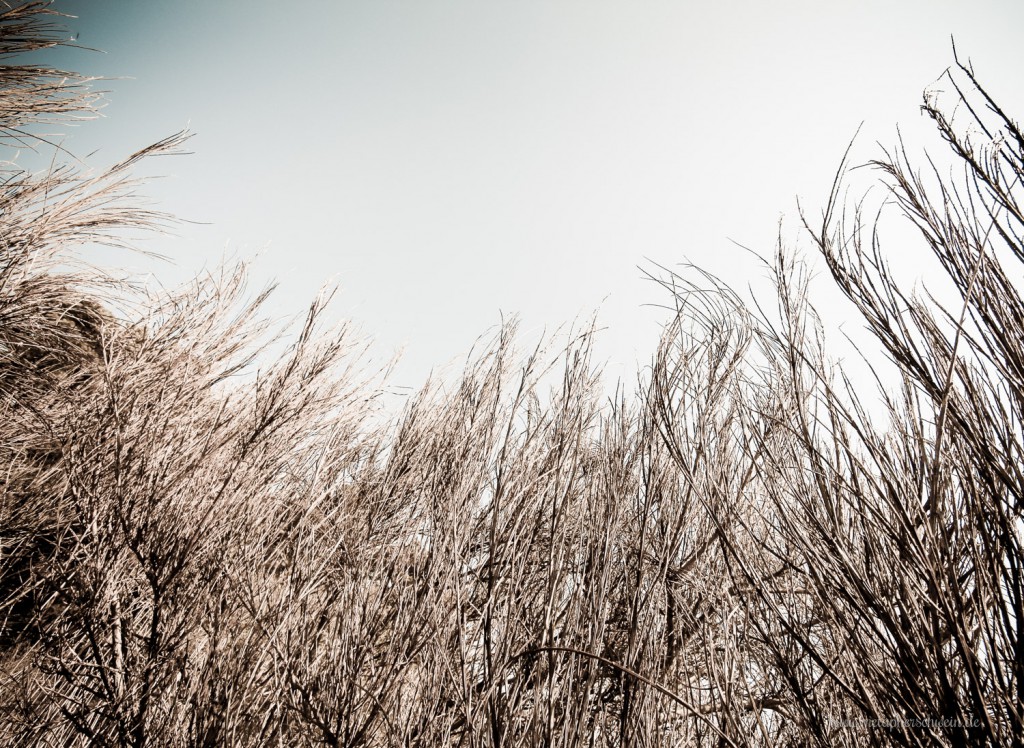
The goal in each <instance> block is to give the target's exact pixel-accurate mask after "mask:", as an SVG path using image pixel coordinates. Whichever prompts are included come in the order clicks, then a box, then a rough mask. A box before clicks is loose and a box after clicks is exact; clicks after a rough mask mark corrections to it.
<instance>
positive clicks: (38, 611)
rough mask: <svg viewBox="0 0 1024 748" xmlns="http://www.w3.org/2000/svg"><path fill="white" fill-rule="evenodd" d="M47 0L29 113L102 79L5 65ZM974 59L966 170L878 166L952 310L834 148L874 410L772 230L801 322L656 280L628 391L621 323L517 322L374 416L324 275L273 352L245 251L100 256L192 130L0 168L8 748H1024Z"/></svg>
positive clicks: (992, 181)
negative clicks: (179, 260)
mask: <svg viewBox="0 0 1024 748" xmlns="http://www.w3.org/2000/svg"><path fill="white" fill-rule="evenodd" d="M48 14H49V10H48V8H47V6H46V4H45V3H31V4H28V5H26V6H22V7H19V8H16V9H11V10H7V11H5V12H3V13H2V14H0V57H3V58H4V59H3V63H4V65H3V66H2V67H0V128H2V129H3V130H4V132H7V133H18V137H19V138H21V139H25V138H31V137H32V136H31V135H30V134H28V133H30V132H31V131H32V126H33V123H35V122H38V121H40V120H42V119H47V118H48V119H52V118H55V117H56V118H59V117H62V116H87V114H88V112H89V110H90V107H91V106H92V105H93V104H94V101H93V99H91V98H90V96H91V95H90V94H89V93H88V90H87V88H85V87H83V86H84V83H85V82H84V81H81V80H79V79H77V78H75V77H74V76H71V75H67V74H64V73H59V72H56V71H52V70H49V69H47V68H42V67H33V66H31V65H27V64H24V63H23V62H22V60H23V59H24V58H22V57H20V56H18V57H15V56H16V55H21V54H22V53H26V52H31V51H33V50H37V49H39V48H45V47H47V46H49V45H52V44H53V43H55V42H56V41H57V39H58V36H57V35H56V32H55V31H54V29H53V28H52V27H51V26H50V18H51V16H50V15H48ZM949 77H950V80H951V81H952V82H953V84H954V90H955V92H956V99H957V100H956V102H954V106H953V107H950V106H949V105H948V104H947V105H945V106H940V102H936V101H932V100H927V101H926V111H927V113H928V114H929V115H930V116H931V117H932V118H933V119H934V121H935V123H936V125H937V127H938V131H939V134H940V136H941V137H942V138H943V139H944V140H945V142H946V143H947V144H948V145H949V146H950V147H951V148H952V162H953V163H955V164H958V165H959V166H960V167H962V174H960V175H959V176H956V175H955V172H947V168H948V167H947V165H946V164H947V162H945V161H943V162H940V161H937V160H936V161H927V162H926V163H925V166H926V172H925V174H924V175H922V174H921V173H920V172H918V171H917V170H916V169H915V167H914V166H913V164H912V163H911V161H910V159H909V158H908V156H907V154H906V152H905V150H904V149H903V148H902V147H901V148H898V149H897V150H896V151H894V152H893V153H891V154H884V158H882V159H881V160H879V161H878V162H875V163H874V166H875V168H877V169H878V171H879V176H880V179H881V180H882V182H883V183H884V184H885V185H887V186H888V188H889V189H890V190H891V192H892V198H893V200H894V201H895V202H896V203H897V204H898V206H899V208H900V209H901V210H902V211H903V213H904V214H905V215H906V217H907V219H908V220H910V221H911V222H912V223H913V224H914V225H915V226H916V227H917V228H918V229H919V231H920V234H921V236H922V238H923V239H924V240H925V242H926V244H927V246H928V247H929V248H930V250H931V251H932V253H933V254H934V256H935V258H936V261H937V264H938V266H939V267H940V268H941V269H942V270H943V271H944V272H945V273H946V275H947V276H948V277H949V279H950V280H951V281H952V286H953V288H955V289H956V291H957V293H958V295H959V298H958V300H957V301H956V303H955V304H954V305H950V306H948V307H944V306H943V305H941V304H940V303H939V302H937V301H936V300H934V299H932V298H929V297H927V296H926V295H922V294H916V295H915V294H913V293H910V292H908V291H906V290H904V289H902V288H901V287H900V285H899V284H898V283H897V282H896V281H895V279H894V278H893V277H892V275H891V273H890V272H889V270H888V268H887V265H886V263H885V259H884V254H883V253H882V249H881V246H880V240H879V235H878V232H877V231H876V230H875V224H873V223H871V222H870V221H867V220H866V219H865V218H864V217H863V215H862V213H863V211H862V210H860V208H859V205H857V204H854V205H853V206H851V207H847V206H846V205H845V204H844V203H843V202H842V201H841V200H840V195H841V194H842V180H843V175H844V173H845V163H844V166H843V169H841V170H840V174H839V175H838V176H837V180H836V185H835V188H834V190H833V192H832V195H831V199H830V201H829V203H828V206H829V207H828V210H827V211H826V213H825V215H824V220H823V221H822V223H821V225H820V226H819V225H811V224H810V222H808V225H807V230H808V235H809V236H810V237H811V238H812V240H813V242H814V243H815V244H816V245H817V247H818V249H819V250H820V253H821V255H822V257H823V258H824V259H825V261H826V263H827V267H828V268H829V270H830V271H831V276H832V279H833V281H834V283H835V285H836V287H837V288H838V289H839V290H840V291H842V292H843V293H844V294H845V295H846V296H847V297H848V298H850V299H851V300H852V301H853V302H854V303H855V304H856V306H857V308H858V309H859V311H860V313H861V315H862V317H863V319H864V321H865V322H866V324H867V325H868V326H869V328H870V330H871V331H872V332H873V333H874V335H875V337H876V339H877V340H878V343H879V344H880V350H881V351H882V352H883V353H884V354H885V355H887V356H888V357H889V358H890V359H891V360H892V361H894V362H895V363H896V364H897V366H898V370H899V372H900V375H899V379H898V381H896V382H895V383H894V386H892V387H889V388H888V389H885V388H883V389H881V390H880V393H879V395H878V397H880V398H882V404H883V406H884V410H883V411H879V409H878V408H877V407H874V406H873V404H872V403H871V402H869V401H867V400H866V399H864V396H863V395H862V387H861V389H858V388H856V387H854V386H853V385H851V383H850V382H848V381H846V380H845V379H844V377H843V374H842V370H841V369H839V368H838V367H836V366H835V364H834V363H833V360H832V358H831V357H830V354H829V347H828V345H827V343H826V341H825V339H824V334H823V332H822V327H821V325H820V324H819V323H818V321H817V317H816V314H815V312H814V309H813V307H812V306H811V304H810V302H809V296H808V291H807V273H806V271H805V269H804V267H803V265H802V264H801V263H800V262H799V261H798V260H796V259H794V255H793V254H792V253H791V252H789V251H787V250H786V249H785V248H784V247H780V248H779V252H778V254H777V256H776V258H775V261H774V280H775V286H776V289H777V297H776V299H775V301H776V311H777V313H775V314H772V315H762V314H760V312H759V311H758V310H757V309H756V308H754V309H751V308H748V307H747V306H746V305H745V304H744V303H743V302H742V301H741V300H740V299H739V298H738V297H737V296H736V295H734V294H732V293H731V292H730V291H729V290H728V289H726V288H724V287H722V286H721V284H718V283H716V282H715V281H714V279H710V278H707V277H704V276H702V275H701V274H699V272H698V271H695V270H694V271H690V272H688V273H685V274H682V275H675V274H672V273H663V274H661V275H660V276H658V279H659V280H660V281H661V283H662V285H663V286H664V290H663V293H664V294H665V295H667V297H668V298H670V299H672V300H673V302H674V311H673V312H672V313H671V315H670V321H669V324H667V325H666V328H665V333H664V335H663V338H662V341H661V344H660V346H659V348H658V350H657V351H656V352H655V353H654V355H653V358H652V364H651V366H650V368H649V369H647V370H645V371H644V372H642V373H641V375H640V377H639V378H638V382H637V386H636V388H635V391H634V392H631V393H627V392H625V391H624V390H622V389H620V390H619V391H617V393H616V395H615V396H614V397H611V398H608V397H607V395H606V394H605V389H604V387H603V385H602V383H601V381H600V375H599V367H598V366H597V365H596V364H595V362H593V361H592V359H591V355H590V342H591V338H592V330H589V329H584V330H581V331H577V333H576V334H574V335H570V336H569V337H568V338H567V339H566V340H563V342H562V343H560V344H558V345H555V344H554V343H549V344H548V345H547V346H546V347H545V346H544V345H541V346H538V347H537V348H535V349H533V350H532V352H531V351H527V352H525V353H524V352H522V351H521V350H520V349H519V347H518V346H519V343H518V337H517V335H516V330H515V326H514V324H507V325H505V326H503V327H502V328H501V329H500V330H499V331H498V332H497V333H496V334H495V336H494V338H493V339H492V340H490V341H487V342H485V343H484V344H483V345H482V346H481V347H480V349H479V350H478V351H477V352H476V353H475V354H474V355H473V356H472V357H471V358H470V360H469V362H468V363H467V365H466V367H465V369H464V371H463V372H462V373H461V377H460V378H459V379H458V381H456V382H455V383H454V384H451V385H448V386H442V385H432V386H428V387H427V388H425V389H424V390H423V391H422V392H420V393H418V394H417V395H416V396H415V397H414V398H412V400H411V402H410V403H409V405H408V406H407V407H406V408H405V410H404V411H403V412H402V413H401V414H399V415H398V416H396V417H395V418H394V419H393V420H392V421H391V422H389V423H384V424H383V425H382V423H381V419H380V418H379V417H378V415H377V413H376V411H375V407H376V406H375V404H374V403H375V392H376V391H377V390H376V389H375V387H376V385H375V384H374V382H373V380H372V378H371V377H368V376H367V375H366V373H365V372H364V364H363V362H364V361H365V357H364V356H363V355H362V353H363V350H362V347H361V344H360V342H359V340H358V339H357V338H356V337H355V336H354V334H353V333H352V331H351V330H350V329H349V328H348V327H347V326H344V325H342V326H340V327H336V328H333V329H325V328H324V325H323V322H322V320H323V319H324V310H325V306H326V304H327V301H328V298H327V297H324V298H320V299H318V300H316V301H315V302H314V303H313V304H312V305H311V306H310V309H309V312H308V315H307V317H306V320H305V322H304V323H303V324H302V325H301V326H300V328H299V329H298V330H297V331H296V333H295V335H294V336H293V340H292V344H291V347H290V348H289V349H288V350H287V351H286V352H285V353H283V354H281V355H280V356H279V357H276V358H274V359H273V360H271V361H270V363H269V364H266V360H267V358H266V355H265V354H263V355H261V351H264V350H265V348H264V346H265V344H266V342H267V340H268V330H267V328H266V325H265V323H264V322H263V318H262V316H261V312H260V305H261V304H262V302H263V300H264V298H265V295H259V296H257V297H256V298H255V300H254V301H251V302H246V301H244V299H245V292H244V274H243V272H242V271H241V270H240V269H238V270H226V271H224V273H223V274H222V275H219V276H205V277H202V278H198V279H196V281H195V283H194V284H193V285H191V286H189V287H187V288H185V289H184V290H182V291H180V292H178V293H176V294H164V295H162V296H158V297H154V296H147V295H145V294H142V293H140V292H138V291H136V290H133V289H131V288H126V287H123V286H121V285H118V284H117V283H115V282H114V281H113V280H111V278H110V277H107V276H104V275H103V274H102V273H100V272H99V271H96V270H93V269H91V268H89V266H88V265H86V264H84V263H80V262H77V261H76V255H75V254H74V253H75V251H76V250H77V249H78V248H79V247H82V246H83V245H86V244H88V243H89V242H94V241H97V240H99V241H109V242H119V241H123V239H122V237H123V234H122V233H120V231H121V230H122V229H125V228H139V227H144V226H150V225H154V224H156V223H159V222H161V221H162V220H164V217H163V216H161V215H159V214H155V213H150V212H146V211H141V210H138V209H137V208H135V207H133V203H132V193H133V190H134V185H133V183H132V182H131V181H130V175H129V169H130V167H131V166H132V164H133V163H135V162H136V161H137V160H138V159H140V158H143V157H146V156H147V155H150V154H152V153H158V152H164V151H167V150H173V149H175V148H176V147H177V146H178V145H179V144H180V143H181V141H182V136H175V137H173V138H170V139H168V140H167V141H164V142H162V143H159V144H157V145H156V146H154V147H153V148H151V149H147V150H146V151H144V152H142V153H140V154H137V155H136V156H133V157H131V158H130V159H128V160H127V161H126V162H125V163H123V164H121V165H118V166H116V167H114V168H113V169H112V170H110V171H109V172H107V173H103V174H100V175H98V176H96V175H93V176H90V175H84V174H79V173H77V172H74V171H73V170H71V169H68V168H64V167H58V168H54V169H51V170H49V171H46V172H43V173H40V174H25V173H20V172H17V171H16V170H12V171H10V173H9V174H8V175H7V176H6V177H5V181H4V184H3V190H2V193H0V224H2V242H0V451H2V455H3V458H2V466H3V474H2V478H0V481H2V482H0V743H3V744H4V745H16V746H37V745H39V746H47V745H51V746H57V745H61V746H66V745H83V746H84V745H109V746H133V747H135V748H142V746H147V745H152V746H219V745H230V746H264V745H278V746H297V745H329V746H360V745H365V746H391V745H396V746H397V745H431V746H432V745H459V746H463V745H464V746H498V745H507V746H516V745H563V746H582V745H588V746H625V745H651V746H655V745H665V746H669V745H671V746H676V745H708V746H748V745H751V746H752V745H757V746H783V745H793V746H795V745H821V746H831V745H836V746H859V745H879V746H882V745H886V746H888V745H907V746H918V745H921V746H924V745H950V746H952V745H1021V744H1024V709H1022V707H1021V704H1024V651H1022V650H1024V643H1022V637H1021V634H1022V626H1024V579H1022V557H1024V556H1022V549H1021V542H1022V522H1021V512H1022V508H1024V502H1022V494H1024V478H1022V474H1021V470H1022V468H1021V465H1022V464H1024V463H1022V448H1024V445H1022V429H1021V424H1022V408H1024V330H1022V328H1021V325H1022V322H1021V320H1022V318H1024V315H1022V313H1021V312H1022V300H1021V297H1020V295H1019V288H1020V283H1019V282H1018V280H1017V275H1016V274H1015V269H1016V271H1017V272H1019V269H1020V265H1019V263H1021V262H1022V261H1024V244H1022V241H1021V237H1022V231H1024V228H1022V224H1024V217H1022V213H1021V207H1020V204H1019V198H1020V194H1021V189H1022V188H1021V183H1020V180H1021V176H1022V170H1024V137H1022V135H1021V131H1020V130H1019V128H1018V127H1017V126H1016V125H1015V123H1014V122H1013V121H1012V120H1011V119H1010V118H1009V116H1007V115H1006V114H1005V113H1004V112H1003V111H1002V110H1001V109H1000V108H999V107H998V105H996V104H995V102H994V101H992V100H991V99H990V98H989V97H988V95H987V93H986V92H985V91H984V89H983V88H982V87H981V86H980V85H979V83H978V81H977V80H976V78H975V75H974V73H973V71H972V70H971V69H970V68H969V67H967V66H964V65H961V64H960V63H959V62H957V63H956V64H955V65H954V67H953V68H952V69H951V70H950V71H949ZM957 107H959V109H958V110H959V111H960V112H961V120H960V121H954V120H953V119H952V118H950V117H949V116H948V115H947V114H946V112H947V111H950V110H956V109H957ZM964 120H966V122H965V121H964ZM709 287H710V288H711V290H707V289H708V288H709ZM115 309H117V310H121V311H119V312H117V313H115V311H113V310H115ZM126 310H127V311H126ZM257 363H260V364H261V365H262V368H257ZM240 371H248V372H249V375H248V376H246V377H242V378H239V377H235V376H234V375H235V374H237V373H239V372H240ZM553 372H554V373H555V376H554V377H553V376H552V373H553ZM552 381H553V382H555V384H554V386H551V385H550V383H551V382H552ZM879 413H881V415H879Z"/></svg>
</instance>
